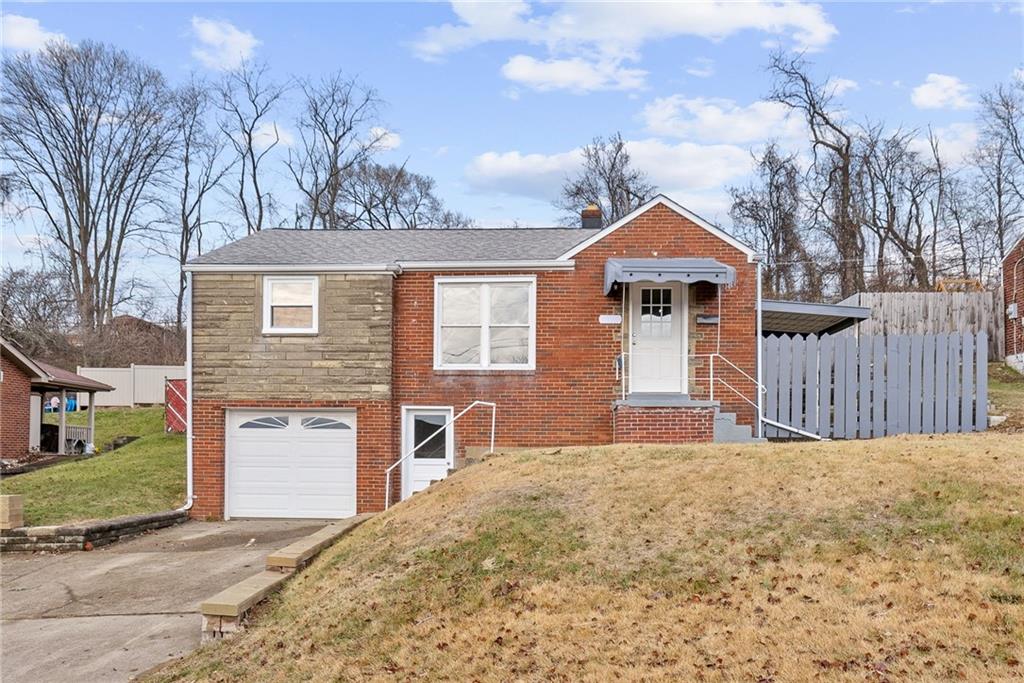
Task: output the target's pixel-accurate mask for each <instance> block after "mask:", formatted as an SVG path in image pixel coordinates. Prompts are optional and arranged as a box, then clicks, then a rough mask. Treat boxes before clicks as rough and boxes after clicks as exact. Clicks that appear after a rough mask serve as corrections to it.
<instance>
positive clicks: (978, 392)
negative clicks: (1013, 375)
mask: <svg viewBox="0 0 1024 683" xmlns="http://www.w3.org/2000/svg"><path fill="white" fill-rule="evenodd" d="M986 336H987V335H986V334H985V333H984V332H981V333H980V334H978V341H977V343H976V344H975V352H976V353H977V358H976V359H975V360H976V362H975V364H974V365H975V371H976V372H977V373H978V379H977V388H975V390H974V414H975V417H974V428H975V429H976V430H977V431H979V432H983V431H985V430H986V429H988V344H987V341H988V340H987V339H985V337H986Z"/></svg>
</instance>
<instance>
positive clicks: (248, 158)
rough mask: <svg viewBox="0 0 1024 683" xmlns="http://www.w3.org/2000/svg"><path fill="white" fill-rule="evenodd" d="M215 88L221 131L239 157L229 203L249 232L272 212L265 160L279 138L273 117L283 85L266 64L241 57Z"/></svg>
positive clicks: (264, 222) (267, 220)
mask: <svg viewBox="0 0 1024 683" xmlns="http://www.w3.org/2000/svg"><path fill="white" fill-rule="evenodd" d="M218 90H219V92H218V95H219V100H220V101H219V103H218V105H219V107H220V109H221V111H222V112H223V113H224V119H223V121H222V122H221V130H222V132H223V133H224V136H225V138H226V139H227V140H228V142H229V144H230V145H231V147H232V149H233V150H234V152H235V156H236V159H237V166H236V168H237V171H238V177H237V180H236V186H235V191H234V193H233V203H234V206H235V211H236V212H237V213H238V215H239V217H240V218H241V219H242V222H243V223H244V224H245V230H246V234H249V235H251V234H253V233H255V232H259V231H260V230H262V229H263V228H265V227H267V226H268V225H269V224H270V223H271V221H272V220H273V217H274V213H275V211H276V205H275V203H274V197H273V195H272V194H271V193H270V192H269V191H268V190H267V189H266V187H265V178H264V177H263V174H264V172H265V171H264V168H263V164H264V162H265V160H266V158H267V155H268V154H270V152H271V150H273V149H274V148H275V147H277V145H278V144H279V143H280V142H281V133H280V130H279V129H278V127H277V124H276V123H275V122H274V121H273V120H272V118H271V117H272V116H273V114H274V110H275V107H276V106H277V104H278V102H279V100H280V99H281V98H282V97H283V96H284V93H285V88H284V86H282V85H279V84H277V83H275V82H273V81H271V80H270V77H269V75H268V69H267V67H266V65H263V64H253V63H251V62H245V63H243V64H242V65H241V66H240V67H239V68H238V69H236V70H234V71H231V72H229V73H228V74H227V75H226V76H225V77H224V80H223V81H222V82H221V83H220V85H219V88H218Z"/></svg>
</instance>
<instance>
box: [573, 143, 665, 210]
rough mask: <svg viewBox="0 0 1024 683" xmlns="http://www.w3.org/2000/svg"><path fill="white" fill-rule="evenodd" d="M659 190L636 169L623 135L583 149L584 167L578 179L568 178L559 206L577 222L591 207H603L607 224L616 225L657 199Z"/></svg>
mask: <svg viewBox="0 0 1024 683" xmlns="http://www.w3.org/2000/svg"><path fill="white" fill-rule="evenodd" d="M657 191H658V190H657V188H656V187H655V186H654V185H652V184H651V183H650V182H648V180H647V174H646V173H644V172H643V171H641V170H640V169H637V168H634V167H633V164H632V161H631V159H630V156H629V151H628V150H627V149H626V142H625V141H624V140H623V139H622V134H621V133H615V134H614V135H612V136H611V137H609V138H608V139H607V140H606V139H604V138H602V137H596V138H594V140H593V141H592V142H591V143H590V144H589V145H586V146H585V147H584V148H583V168H582V169H581V170H580V172H579V174H578V175H577V176H576V177H575V178H566V179H565V183H564V184H563V185H562V194H561V196H560V197H559V198H558V199H557V200H556V201H555V206H556V207H558V208H559V209H561V210H563V211H565V212H566V213H567V214H568V215H569V216H570V217H571V218H570V220H572V221H573V222H578V221H579V212H580V209H582V208H583V207H584V206H586V205H587V204H597V206H599V207H600V208H601V218H602V219H603V221H604V223H606V224H607V223H614V222H615V221H617V220H619V219H620V218H622V217H623V216H625V215H626V214H628V213H629V212H630V211H633V210H634V209H636V208H638V207H639V206H641V205H642V204H644V202H646V201H647V200H648V199H650V198H651V197H653V196H654V194H655V193H656V192H657Z"/></svg>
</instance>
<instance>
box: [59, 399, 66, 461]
mask: <svg viewBox="0 0 1024 683" xmlns="http://www.w3.org/2000/svg"><path fill="white" fill-rule="evenodd" d="M67 400H68V390H67V389H61V390H60V428H59V429H58V430H57V453H58V454H59V455H64V454H65V452H66V451H67V445H66V444H65V443H64V442H65V441H66V440H67V432H68V419H67V410H66V409H65V405H64V404H65V403H66V402H67Z"/></svg>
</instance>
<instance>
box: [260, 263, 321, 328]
mask: <svg viewBox="0 0 1024 683" xmlns="http://www.w3.org/2000/svg"><path fill="white" fill-rule="evenodd" d="M275 282H303V283H311V284H312V285H313V326H312V327H272V326H271V322H270V321H271V314H270V309H271V301H270V287H271V285H273V284H274V283H275ZM319 330H320V278H318V277H317V276H316V275H267V276H265V277H264V278H263V334H317V333H319Z"/></svg>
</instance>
